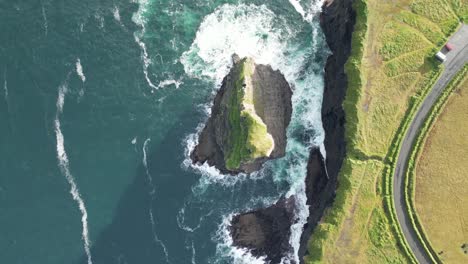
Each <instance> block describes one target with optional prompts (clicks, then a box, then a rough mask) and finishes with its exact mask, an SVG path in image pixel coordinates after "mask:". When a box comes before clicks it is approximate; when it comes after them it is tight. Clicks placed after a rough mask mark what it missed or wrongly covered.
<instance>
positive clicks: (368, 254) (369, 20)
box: [306, 0, 467, 263]
mask: <svg viewBox="0 0 468 264" xmlns="http://www.w3.org/2000/svg"><path fill="white" fill-rule="evenodd" d="M424 3H427V4H424ZM458 4H459V5H460V6H462V8H461V9H462V10H466V6H467V3H466V1H462V2H460V1H451V2H450V3H449V2H446V1H445V0H428V1H426V0H425V1H420V0H415V1H412V0H396V1H382V0H360V1H356V2H355V9H356V11H357V13H358V16H357V22H356V28H355V32H354V34H353V43H352V54H351V57H350V59H349V61H348V63H347V65H346V72H347V75H348V81H349V84H348V90H347V95H346V100H345V102H344V108H345V112H346V141H347V157H346V159H345V161H344V165H343V168H342V170H341V173H340V176H339V186H338V190H337V197H336V199H335V202H334V204H333V206H332V208H330V209H329V210H328V211H327V212H326V214H325V216H324V218H323V219H322V221H321V223H320V224H319V225H318V227H317V228H316V230H315V232H314V234H313V235H312V239H311V241H309V252H310V254H309V256H307V257H306V263H411V262H414V259H413V257H412V255H410V254H409V253H408V250H407V247H406V246H405V244H404V242H403V241H402V239H401V235H400V234H399V229H398V226H396V222H395V219H394V216H393V215H392V213H391V212H392V209H391V208H389V206H390V207H391V202H388V201H390V200H391V197H390V195H389V193H388V192H389V191H388V189H389V188H388V184H389V183H388V182H390V179H389V175H391V172H392V170H391V168H392V166H393V162H394V161H393V159H394V153H395V144H399V143H398V140H397V139H398V138H400V137H401V135H400V134H401V132H402V131H400V130H401V129H402V124H403V123H404V120H406V119H407V118H408V117H409V116H410V113H412V111H413V110H412V111H410V109H413V108H414V106H415V102H418V100H420V99H421V97H422V96H423V95H424V94H425V92H426V91H427V90H428V88H430V86H431V85H432V84H433V81H434V78H435V77H437V75H438V73H439V72H440V67H439V64H438V63H437V62H436V61H435V60H434V59H433V56H434V54H435V52H436V51H437V49H438V48H439V47H440V46H441V45H443V43H444V42H445V40H446V39H447V38H448V36H449V35H450V34H451V33H452V32H453V31H454V30H455V29H456V26H457V25H458V23H459V20H461V19H463V17H466V15H463V14H464V13H460V8H459V9H457V10H456V11H455V9H454V8H453V7H454V6H456V5H458ZM366 7H367V8H366ZM439 9H440V10H439ZM403 127H404V126H403ZM403 130H404V129H403ZM385 181H387V183H386V182H385Z"/></svg>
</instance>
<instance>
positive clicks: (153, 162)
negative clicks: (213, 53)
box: [78, 113, 198, 264]
mask: <svg viewBox="0 0 468 264" xmlns="http://www.w3.org/2000/svg"><path fill="white" fill-rule="evenodd" d="M181 116H182V118H181V119H180V120H178V122H176V123H175V124H174V125H173V127H172V128H171V129H169V130H168V133H167V134H166V135H165V136H164V138H163V139H162V140H161V143H160V144H159V145H157V146H153V145H151V143H150V144H148V148H147V151H148V156H147V161H148V169H149V172H150V174H151V176H152V179H153V183H154V186H155V190H156V193H155V197H154V200H153V201H152V204H153V206H152V212H153V215H154V221H155V233H156V234H157V236H158V237H159V239H160V240H161V241H162V242H163V243H164V244H165V246H166V247H167V249H168V253H169V260H170V262H171V263H188V262H189V261H188V260H189V259H190V258H191V257H192V256H191V252H189V250H188V249H187V248H186V240H185V235H186V233H184V231H183V230H181V229H180V228H179V227H178V226H177V221H176V216H177V213H178V211H179V210H180V208H181V207H182V206H183V203H184V201H183V198H184V197H186V196H187V194H188V193H190V191H191V190H190V188H191V186H192V185H193V184H194V183H195V182H196V181H197V180H198V177H197V175H194V174H193V173H190V172H189V171H186V170H184V169H182V168H181V162H182V159H183V158H184V157H183V146H182V144H181V139H182V138H184V136H185V135H186V132H185V131H184V127H187V123H193V124H190V126H189V127H194V126H195V123H194V122H195V121H193V119H192V120H190V119H189V118H190V117H191V115H190V113H187V114H184V115H181ZM150 192H151V187H150V185H149V182H148V178H147V175H146V169H145V167H144V166H143V163H140V165H139V166H138V168H137V171H136V176H135V177H134V180H133V183H132V184H131V185H129V187H128V188H127V190H126V191H125V193H124V194H123V196H122V197H121V199H120V201H119V203H118V206H117V208H116V212H115V215H114V219H113V221H112V224H110V225H109V226H108V227H106V228H105V229H104V231H102V232H101V234H100V235H99V237H98V238H97V239H95V240H94V241H93V245H92V249H91V254H92V258H93V263H95V264H97V263H101V264H110V263H138V264H145V263H166V257H165V254H164V250H163V247H162V246H161V245H160V244H159V243H158V242H157V241H155V239H154V237H153V232H152V225H151V221H150V214H149V206H150V203H151V196H150ZM175 249H177V250H175ZM78 263H87V260H86V256H85V255H83V256H82V257H81V258H80V259H79V260H78Z"/></svg>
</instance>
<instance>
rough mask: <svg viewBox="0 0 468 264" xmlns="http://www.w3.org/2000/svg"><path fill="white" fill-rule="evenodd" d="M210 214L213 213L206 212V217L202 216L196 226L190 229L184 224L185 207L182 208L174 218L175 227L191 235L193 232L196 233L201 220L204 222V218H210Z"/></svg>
mask: <svg viewBox="0 0 468 264" xmlns="http://www.w3.org/2000/svg"><path fill="white" fill-rule="evenodd" d="M212 213H213V210H211V211H210V212H208V213H207V214H206V215H202V216H201V217H200V219H199V220H198V224H197V226H195V227H190V226H188V225H186V224H185V207H182V208H181V209H180V211H179V213H178V214H177V216H176V221H177V225H178V226H179V228H180V229H182V230H185V231H187V232H190V233H193V232H194V231H196V230H197V229H199V228H200V226H201V224H202V222H203V220H205V218H207V217H208V216H210V215H211V214H212Z"/></svg>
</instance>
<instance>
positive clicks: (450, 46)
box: [445, 43, 454, 51]
mask: <svg viewBox="0 0 468 264" xmlns="http://www.w3.org/2000/svg"><path fill="white" fill-rule="evenodd" d="M445 47H446V48H447V49H448V50H449V51H451V50H453V48H454V46H453V45H452V44H450V43H447V44H445Z"/></svg>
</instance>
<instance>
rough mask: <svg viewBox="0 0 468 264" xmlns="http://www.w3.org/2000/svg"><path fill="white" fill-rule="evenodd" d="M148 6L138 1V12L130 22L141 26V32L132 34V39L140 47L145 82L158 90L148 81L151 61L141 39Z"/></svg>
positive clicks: (145, 1)
mask: <svg viewBox="0 0 468 264" xmlns="http://www.w3.org/2000/svg"><path fill="white" fill-rule="evenodd" d="M147 4H148V1H147V0H141V1H138V10H137V12H135V13H134V14H133V16H132V21H133V22H134V23H135V24H137V25H139V26H141V30H140V31H139V32H135V33H133V37H134V39H135V42H136V43H137V44H138V46H140V49H141V53H142V54H141V59H142V60H143V74H144V75H145V80H146V82H147V83H148V85H149V86H150V87H151V88H153V89H156V90H157V89H158V87H157V86H156V85H154V84H153V82H152V81H151V80H150V78H149V75H148V67H149V66H150V65H151V59H150V58H149V56H148V51H147V50H146V44H145V43H144V42H143V40H142V37H143V36H144V34H145V22H144V14H145V12H146V6H147Z"/></svg>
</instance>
